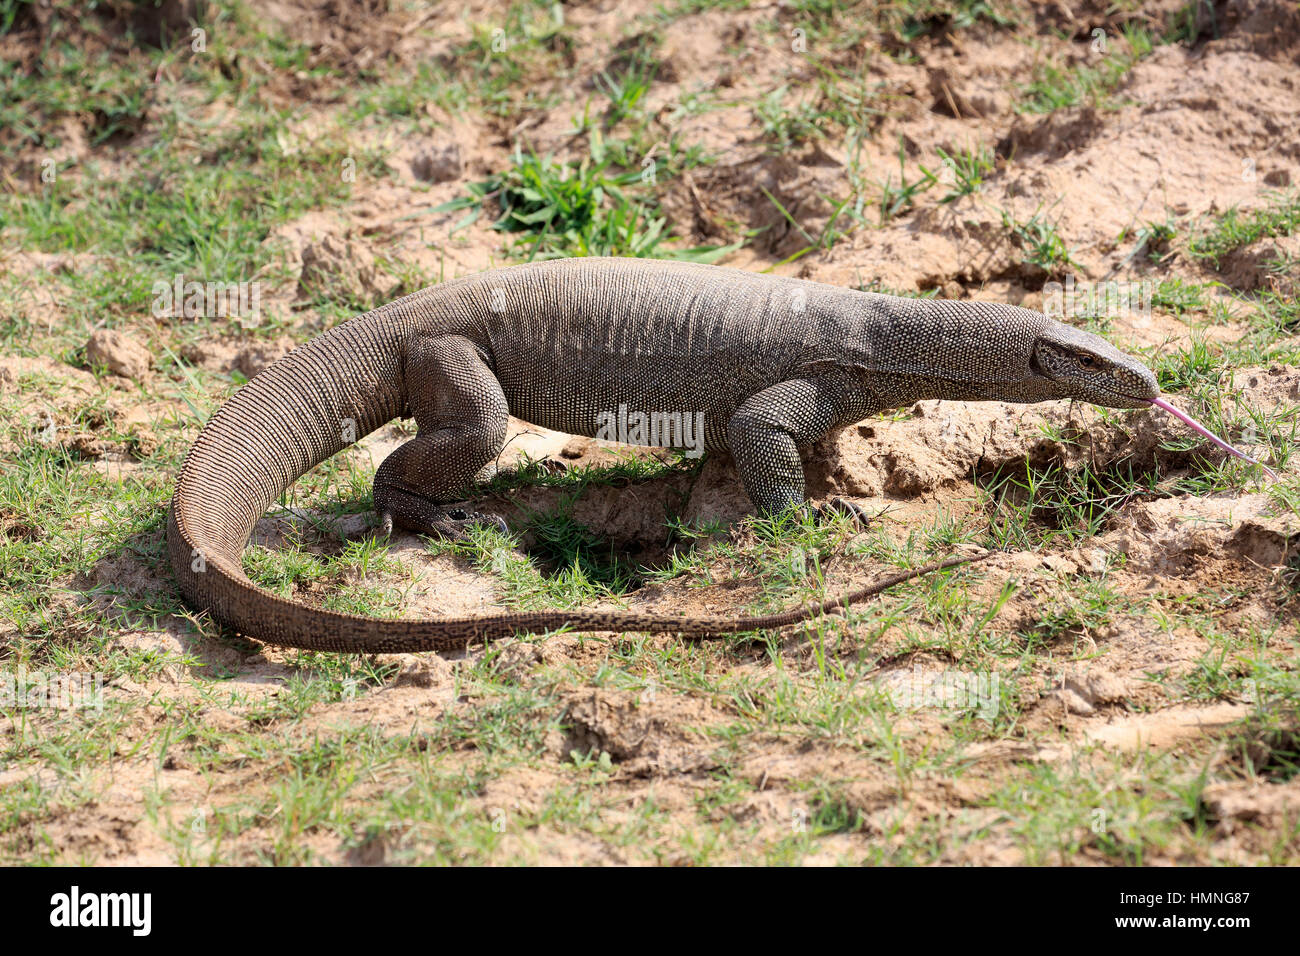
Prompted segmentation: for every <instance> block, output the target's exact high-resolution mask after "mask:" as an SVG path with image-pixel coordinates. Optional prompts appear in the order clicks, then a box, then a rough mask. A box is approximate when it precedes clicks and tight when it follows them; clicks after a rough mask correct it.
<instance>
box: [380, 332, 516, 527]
mask: <svg viewBox="0 0 1300 956" xmlns="http://www.w3.org/2000/svg"><path fill="white" fill-rule="evenodd" d="M404 372H405V380H406V390H407V398H408V402H409V404H410V407H411V412H412V414H414V416H415V422H416V424H417V425H418V426H419V431H418V432H417V433H416V436H415V437H414V438H412V439H411V440H410V441H408V442H407V443H406V444H404V445H402V446H401V447H400V448H398V449H397V450H396V451H394V452H393V453H392V454H391V455H389V456H388V457H387V458H385V459H384V462H383V464H381V465H380V466H379V469H378V471H376V472H375V483H374V499H375V511H376V512H377V513H378V514H379V516H380V520H381V522H382V525H383V529H384V531H385V533H387V532H390V531H391V530H392V526H393V525H394V524H396V525H397V526H398V527H401V528H406V529H407V530H408V531H415V532H418V533H420V534H432V535H437V536H440V537H449V538H459V537H463V536H464V534H465V530H466V529H467V528H468V527H469V526H470V525H473V524H488V525H495V526H496V527H498V528H500V530H501V531H502V532H503V533H504V532H505V531H506V526H505V522H504V521H502V520H501V519H500V518H498V517H496V516H494V515H483V514H479V513H477V512H474V511H470V510H468V509H467V508H465V507H463V506H460V505H459V504H458V503H457V497H458V496H459V495H461V494H462V493H463V492H464V491H465V490H466V489H467V488H469V487H471V486H472V485H473V483H474V481H475V479H476V478H477V477H479V476H480V475H481V474H482V473H483V469H484V466H485V465H487V464H488V463H489V462H491V461H492V460H493V459H494V458H496V456H497V455H498V454H499V453H500V451H501V446H502V445H503V444H504V443H505V438H506V420H507V417H508V415H509V405H508V403H507V402H506V397H505V394H504V393H503V392H502V390H501V383H500V382H498V381H497V379H496V376H495V375H493V374H492V370H491V369H490V368H489V367H488V365H487V363H486V362H485V361H484V359H483V356H482V355H481V354H480V353H479V351H478V349H477V348H475V347H474V344H473V343H472V342H470V341H469V339H466V338H464V337H462V336H457V335H448V336H439V337H434V338H428V337H425V338H419V339H414V340H412V341H411V342H410V343H409V344H408V346H407V354H406V363H405V370H404Z"/></svg>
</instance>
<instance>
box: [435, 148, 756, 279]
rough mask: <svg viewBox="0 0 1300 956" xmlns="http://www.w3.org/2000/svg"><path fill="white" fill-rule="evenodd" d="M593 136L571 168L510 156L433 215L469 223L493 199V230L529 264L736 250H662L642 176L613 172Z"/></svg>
mask: <svg viewBox="0 0 1300 956" xmlns="http://www.w3.org/2000/svg"><path fill="white" fill-rule="evenodd" d="M613 159H614V157H613V155H612V154H611V153H609V152H608V151H607V150H606V149H605V146H604V141H603V139H602V137H601V136H600V135H599V133H597V132H595V131H593V132H592V133H591V151H590V156H589V157H587V158H584V159H583V160H582V161H581V162H579V163H577V164H576V165H575V164H573V163H568V162H564V161H562V160H559V159H556V158H555V157H553V156H538V155H536V154H535V153H523V152H521V151H519V150H516V151H515V154H514V157H513V162H512V164H511V167H510V168H509V169H508V170H505V171H503V172H501V173H498V174H496V175H495V176H492V177H491V178H489V179H487V180H485V181H483V182H480V183H473V184H471V185H470V195H469V196H467V197H464V198H461V199H457V200H453V201H451V202H449V203H444V204H443V205H441V206H439V207H437V209H435V211H450V210H455V209H468V210H470V212H469V214H468V215H467V216H466V217H465V218H464V219H463V220H461V222H460V223H458V224H457V228H462V227H463V226H466V225H468V224H469V223H471V222H473V221H475V220H476V219H477V218H478V217H479V216H480V215H481V214H482V212H483V209H484V206H485V203H486V202H487V201H488V200H491V201H492V202H493V203H494V204H495V205H496V206H497V207H498V208H499V209H500V216H499V217H498V218H497V220H496V222H495V223H494V224H493V228H495V229H498V230H501V231H503V232H508V233H512V234H516V235H518V236H519V238H517V239H516V240H515V242H514V243H513V245H512V247H511V253H512V254H513V255H516V256H519V257H521V258H524V259H527V260H529V261H531V260H534V259H554V258H563V257H566V256H638V257H642V258H656V259H678V260H685V261H691V262H716V261H717V260H718V259H720V258H722V257H723V256H725V255H726V254H727V253H729V252H731V251H733V250H734V249H735V248H737V247H736V246H734V245H732V246H695V247H692V248H679V247H674V246H671V245H668V243H669V242H671V241H672V239H673V236H672V235H671V234H670V233H669V232H667V231H666V226H667V222H666V220H665V219H664V218H663V216H662V215H660V214H659V212H658V203H657V202H656V200H655V199H654V196H653V194H652V192H651V191H650V190H649V189H647V188H646V185H645V184H646V179H645V177H643V175H642V173H641V172H638V171H636V170H627V171H623V172H619V171H618V170H616V169H615V168H614V167H613V165H612V163H613Z"/></svg>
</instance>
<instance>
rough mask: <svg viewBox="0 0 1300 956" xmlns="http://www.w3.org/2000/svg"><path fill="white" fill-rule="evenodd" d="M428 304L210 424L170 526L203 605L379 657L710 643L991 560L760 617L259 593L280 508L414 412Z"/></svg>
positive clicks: (262, 634)
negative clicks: (596, 636)
mask: <svg viewBox="0 0 1300 956" xmlns="http://www.w3.org/2000/svg"><path fill="white" fill-rule="evenodd" d="M420 296H421V293H417V294H416V295H415V296H408V297H407V298H405V299H399V300H397V301H396V302H392V303H389V304H388V305H386V306H384V307H383V308H382V309H379V310H377V311H375V312H371V313H366V314H365V315H361V316H358V317H357V318H355V319H353V320H351V321H350V322H347V323H344V324H343V325H340V326H338V327H337V328H335V329H333V330H331V331H330V332H328V333H326V334H324V335H322V336H320V337H318V338H316V339H313V340H312V341H310V342H308V343H307V344H306V345H303V346H302V347H300V348H298V349H296V350H295V351H293V352H291V353H290V354H288V355H286V356H285V357H284V358H282V359H280V360H279V361H278V362H276V363H275V364H273V365H272V366H270V367H269V368H267V369H266V370H265V371H263V372H262V373H261V374H260V375H258V376H256V377H255V378H254V379H253V380H252V381H251V382H249V383H248V384H247V385H246V386H244V387H243V388H242V389H240V390H239V391H238V392H237V393H235V395H234V396H232V397H231V398H230V400H229V401H227V402H226V403H225V404H224V405H223V406H222V407H221V408H220V409H219V410H218V411H217V413H216V414H215V415H213V416H212V418H211V419H210V420H209V421H208V423H207V424H206V425H205V426H204V428H203V430H202V431H201V432H200V434H199V437H198V439H197V440H196V441H195V443H194V446H193V448H192V449H191V450H190V453H189V455H188V456H187V457H186V459H185V464H184V466H183V467H182V469H181V474H180V478H179V479H178V481H177V485H176V495H175V497H174V498H173V499H172V507H171V512H170V515H169V517H168V522H167V543H168V550H169V551H170V553H171V559H172V568H173V570H174V572H175V575H176V579H177V581H178V583H179V584H180V589H181V593H182V594H183V595H184V596H185V598H186V600H187V601H188V603H189V604H190V605H191V606H192V607H194V608H196V609H198V610H207V611H208V612H210V613H211V615H212V617H213V618H215V619H216V620H217V621H219V622H220V623H222V624H224V625H226V626H227V627H230V628H232V629H234V630H235V631H237V632H239V633H241V634H245V635H247V636H250V637H254V638H257V639H259V640H262V641H266V642H267V643H270V644H279V645H283V646H287V647H300V648H306V649H310V650H321V651H339V652H350V653H366V654H378V653H410V652H415V651H448V650H457V649H460V648H463V647H465V646H466V645H468V644H470V643H474V642H478V641H485V640H489V639H491V638H494V637H503V636H507V635H510V634H513V633H516V632H519V631H541V630H556V629H560V628H570V629H573V630H579V631H598V632H599V631H606V632H619V631H646V632H676V633H681V634H686V635H696V636H705V635H711V634H725V633H735V632H737V631H750V630H759V629H764V628H777V627H785V626H787V625H790V624H797V623H799V622H800V621H804V620H808V619H809V618H812V617H815V616H817V615H821V614H826V613H829V612H833V611H835V610H837V609H838V608H841V607H844V606H846V605H848V604H851V603H854V602H856V601H861V600H863V599H865V598H867V597H870V596H872V595H875V594H879V593H880V592H881V591H884V590H885V589H887V588H890V587H892V586H894V585H896V584H901V583H902V582H904V581H908V580H911V579H912V578H915V577H919V576H921V575H924V574H929V573H931V572H933V571H938V570H941V569H943V568H950V567H954V566H956V565H959V564H965V563H967V562H968V561H971V560H979V558H953V559H949V560H947V561H940V562H938V563H935V564H929V565H926V566H925V567H921V568H916V569H915V570H911V571H907V572H903V573H900V574H895V575H892V576H890V577H887V578H882V579H880V580H878V581H876V582H875V583H874V584H871V585H868V586H867V587H864V588H862V589H860V590H858V591H855V592H853V593H851V594H847V595H844V596H842V597H839V598H835V599H831V600H827V601H823V602H821V603H820V604H810V605H806V606H803V607H799V608H795V609H792V610H788V611H783V612H780V613H776V614H768V615H761V616H756V617H687V616H685V615H684V614H683V615H682V616H677V617H675V616H673V615H665V614H653V613H640V612H632V611H538V612H509V613H501V614H493V615H487V616H484V617H462V618H450V619H441V620H433V621H423V620H391V619H390V620H383V619H378V618H369V617H360V616H357V615H352V614H341V613H338V612H336V611H328V610H322V609H319V608H313V607H308V606H305V605H301V604H295V603H294V602H292V601H287V600H285V599H283V598H281V597H279V596H277V595H275V594H272V593H271V592H269V591H266V590H263V589H262V588H259V587H257V585H255V584H253V582H252V581H250V580H249V579H248V577H247V575H245V574H244V572H243V569H242V567H241V560H240V559H241V556H242V554H243V551H244V548H245V546H246V545H247V543H248V539H249V537H250V535H251V534H252V531H253V526H254V525H255V524H256V523H257V521H258V519H259V518H261V517H262V515H263V514H265V513H266V510H267V508H268V507H270V505H271V504H272V503H273V502H274V501H276V500H277V499H278V498H279V497H280V495H281V494H282V493H283V492H284V491H285V490H286V489H287V488H288V487H289V486H290V485H292V484H293V483H294V482H295V481H296V480H297V479H298V478H299V477H300V476H302V475H303V474H305V473H306V472H307V471H309V470H310V469H311V468H313V467H315V466H316V465H317V464H319V463H320V462H322V461H325V460H326V459H327V458H329V457H331V456H332V455H335V454H337V453H338V452H340V451H342V450H343V449H344V448H345V447H347V446H348V445H349V444H351V443H352V442H353V441H355V440H357V439H359V438H361V437H363V436H365V435H367V434H369V433H370V432H372V431H374V430H375V429H376V428H379V427H381V426H382V425H384V424H385V423H387V422H389V421H391V420H392V419H394V418H396V417H398V416H399V415H401V414H402V413H403V410H404V408H403V397H402V396H403V388H402V381H401V375H402V358H401V355H402V341H403V339H404V335H405V333H406V330H408V329H409V328H410V327H411V325H412V324H413V322H414V321H415V319H416V318H417V317H418V315H419V314H420V313H421V312H422V311H423V310H424V309H425V307H426V306H425V303H424V301H423V300H422V299H421V298H420Z"/></svg>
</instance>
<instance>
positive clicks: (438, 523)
mask: <svg viewBox="0 0 1300 956" xmlns="http://www.w3.org/2000/svg"><path fill="white" fill-rule="evenodd" d="M403 490H404V489H403ZM387 497H388V498H389V500H388V501H386V502H384V504H383V505H382V506H381V507H380V508H379V509H378V510H379V519H380V526H381V528H380V530H381V531H382V533H383V534H384V535H385V536H387V535H391V534H392V533H393V525H397V527H399V528H404V529H405V530H407V531H414V532H415V533H416V534H427V535H429V536H431V537H435V538H448V539H451V540H453V541H459V540H462V539H464V538H465V536H466V534H467V533H468V532H469V529H470V528H471V527H473V526H475V525H481V526H483V527H487V528H496V529H497V530H498V531H499V532H501V534H509V533H510V528H509V526H508V525H507V524H506V522H505V519H504V518H502V517H500V516H499V515H493V514H484V513H483V512H480V511H474V510H472V509H471V508H470V507H469V506H468V504H466V503H464V502H461V503H455V504H434V503H433V502H431V501H428V500H426V499H424V498H422V497H421V496H419V495H417V494H415V493H413V492H410V491H406V492H405V493H399V494H396V495H390V496H387Z"/></svg>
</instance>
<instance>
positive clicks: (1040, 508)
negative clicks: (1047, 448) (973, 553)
mask: <svg viewBox="0 0 1300 956" xmlns="http://www.w3.org/2000/svg"><path fill="white" fill-rule="evenodd" d="M977 483H978V484H979V485H980V487H981V488H983V489H984V491H985V493H986V494H987V495H988V499H987V500H988V508H989V520H990V523H991V525H990V527H991V533H992V536H993V540H994V541H995V542H997V545H998V546H999V547H1002V548H1014V549H1016V550H1025V551H1036V550H1038V549H1040V548H1041V547H1043V546H1044V545H1045V544H1046V543H1047V542H1049V541H1051V540H1053V539H1058V538H1061V539H1064V540H1065V541H1067V542H1069V543H1070V544H1073V545H1077V544H1079V543H1081V542H1083V541H1085V540H1087V539H1088V538H1091V537H1094V536H1096V535H1097V534H1099V533H1100V532H1101V531H1102V530H1103V529H1104V528H1105V527H1106V525H1107V523H1108V522H1109V521H1110V519H1111V517H1112V516H1113V515H1114V514H1115V513H1116V512H1118V511H1119V510H1120V509H1121V508H1123V507H1124V506H1125V505H1126V504H1128V503H1129V502H1130V501H1133V500H1134V499H1136V498H1138V497H1141V496H1143V495H1147V494H1151V493H1152V492H1153V491H1154V490H1155V477H1154V476H1151V475H1141V474H1137V473H1135V472H1134V471H1133V470H1132V468H1131V466H1130V467H1129V468H1126V469H1111V470H1108V471H1100V470H1097V469H1094V468H1093V467H1092V466H1091V465H1082V466H1080V467H1077V468H1066V467H1064V466H1063V465H1059V464H1052V465H1048V466H1046V467H1035V466H1033V465H1030V464H1028V463H1026V464H1024V465H1023V466H1017V467H1014V468H1013V467H1008V468H1004V469H999V470H998V471H996V472H994V473H992V474H991V475H988V476H984V477H980V478H978V479H977Z"/></svg>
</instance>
